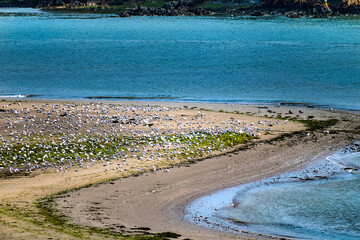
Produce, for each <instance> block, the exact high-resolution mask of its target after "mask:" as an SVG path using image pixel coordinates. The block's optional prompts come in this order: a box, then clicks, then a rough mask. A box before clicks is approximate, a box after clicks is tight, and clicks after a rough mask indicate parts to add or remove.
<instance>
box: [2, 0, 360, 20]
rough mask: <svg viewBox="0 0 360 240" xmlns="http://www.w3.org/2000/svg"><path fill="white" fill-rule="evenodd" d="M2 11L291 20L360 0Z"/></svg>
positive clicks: (86, 3)
mask: <svg viewBox="0 0 360 240" xmlns="http://www.w3.org/2000/svg"><path fill="white" fill-rule="evenodd" d="M0 7H36V8H41V9H44V10H52V11H63V12H96V13H112V14H116V15H117V16H120V17H130V16H213V15H221V16H224V15H225V16H240V15H250V16H264V15H278V14H281V15H285V16H286V17H289V18H300V17H316V18H318V17H329V16H340V15H344V14H359V13H360V0H329V1H327V0H304V1H300V0H263V1H258V0H235V1H232V2H228V1H225V0H220V1H215V0H179V1H169V0H98V1H95V0H78V1H73V0H0Z"/></svg>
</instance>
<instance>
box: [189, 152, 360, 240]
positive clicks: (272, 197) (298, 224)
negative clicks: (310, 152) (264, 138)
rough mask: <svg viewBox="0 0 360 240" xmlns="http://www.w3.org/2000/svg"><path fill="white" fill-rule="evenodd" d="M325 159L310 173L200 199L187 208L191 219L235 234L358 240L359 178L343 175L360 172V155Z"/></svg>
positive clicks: (355, 153) (312, 168) (234, 189)
mask: <svg viewBox="0 0 360 240" xmlns="http://www.w3.org/2000/svg"><path fill="white" fill-rule="evenodd" d="M327 159H328V160H325V159H324V160H322V161H320V162H317V163H316V164H315V165H314V166H311V167H309V168H307V170H302V171H298V172H295V173H290V174H286V175H283V176H279V177H276V178H272V179H267V180H263V181H261V182H257V183H252V184H247V185H243V186H238V187H235V188H230V189H227V190H224V191H220V192H218V193H215V194H213V195H210V196H206V197H203V198H200V199H198V200H196V201H195V202H194V203H192V205H190V206H189V208H188V215H187V218H188V220H190V221H192V222H194V223H197V224H200V225H205V226H207V227H212V228H218V229H221V230H227V231H235V232H241V231H251V232H258V233H263V234H268V235H276V236H286V237H290V238H297V239H318V240H321V239H329V240H330V239H333V240H335V239H336V240H338V239H349V240H350V239H354V240H355V239H360V176H359V174H360V172H359V171H353V172H351V173H350V172H349V171H351V170H349V169H347V170H348V171H346V170H344V168H351V169H359V168H360V152H352V151H340V152H338V153H336V154H334V155H332V156H330V157H328V158H327ZM324 178H327V179H324ZM302 179H314V180H311V181H309V180H307V181H305V180H302ZM199 216H201V217H199ZM205 218H206V219H205ZM204 220H206V221H204Z"/></svg>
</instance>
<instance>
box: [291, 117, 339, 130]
mask: <svg viewBox="0 0 360 240" xmlns="http://www.w3.org/2000/svg"><path fill="white" fill-rule="evenodd" d="M298 122H301V123H303V124H304V125H305V126H306V127H307V129H306V130H307V131H316V130H323V129H325V128H329V127H331V126H334V125H335V124H337V123H338V122H339V120H337V119H328V120H315V119H308V120H298Z"/></svg>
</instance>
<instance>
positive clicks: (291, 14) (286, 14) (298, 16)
mask: <svg viewBox="0 0 360 240" xmlns="http://www.w3.org/2000/svg"><path fill="white" fill-rule="evenodd" d="M285 16H286V17H287V18H300V17H301V16H300V15H299V13H297V12H294V11H290V12H286V13H285Z"/></svg>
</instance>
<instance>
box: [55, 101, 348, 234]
mask: <svg viewBox="0 0 360 240" xmlns="http://www.w3.org/2000/svg"><path fill="white" fill-rule="evenodd" d="M222 107H223V106H222ZM311 110H312V112H313V111H319V113H323V112H324V110H318V109H311ZM329 112H330V113H333V112H331V111H329ZM338 114H340V115H341V114H344V113H343V112H340V113H339V112H338ZM318 117H324V116H321V114H319V115H318ZM316 135H317V136H316V138H317V139H316V142H318V143H317V144H316V145H317V146H316V147H315V148H314V146H312V145H313V142H312V143H309V141H307V142H306V143H300V144H298V145H296V143H295V142H297V141H298V140H300V139H301V138H302V137H296V136H295V139H292V137H290V139H286V140H283V142H282V141H280V143H281V145H283V144H284V145H286V144H289V142H291V144H294V145H295V146H294V145H292V146H291V147H289V146H284V149H280V150H275V149H277V147H276V146H275V147H274V146H272V145H270V146H269V145H268V144H265V143H259V144H257V145H256V146H255V147H254V148H251V149H248V150H245V151H238V152H237V151H235V152H236V155H235V154H234V153H230V154H228V155H230V157H229V156H228V155H224V156H217V157H213V158H210V159H206V160H204V161H201V162H197V163H196V164H193V165H191V166H190V168H185V167H180V168H175V169H171V171H170V173H158V174H157V175H156V176H154V175H152V174H150V175H148V174H147V175H145V176H139V177H136V178H131V179H130V180H129V179H119V180H118V181H116V182H115V183H114V184H112V185H110V186H109V185H104V186H102V187H101V186H97V187H95V188H93V189H92V190H91V189H82V190H80V191H77V192H76V194H72V195H71V196H70V197H65V198H60V199H59V201H57V204H59V209H61V210H62V211H64V210H65V212H66V215H68V216H69V217H70V218H71V219H73V220H74V221H75V222H76V223H79V224H81V225H87V226H96V227H101V226H112V225H111V224H114V222H113V221H115V220H114V219H117V221H118V222H120V223H121V224H123V225H125V226H137V227H149V228H150V229H151V231H154V232H161V231H164V230H166V229H167V230H171V231H173V232H176V233H179V234H181V235H183V236H184V237H190V238H194V239H219V238H220V237H221V238H222V239H234V238H236V239H247V238H250V239H253V238H255V239H258V238H264V237H265V238H275V239H277V238H278V237H275V236H265V235H262V234H253V233H246V232H242V233H241V234H240V235H234V234H231V233H227V232H225V233H224V232H218V231H217V230H213V229H208V228H203V227H200V226H195V225H193V224H192V223H189V222H187V221H185V220H184V211H185V209H186V208H187V207H188V205H189V204H190V203H191V202H192V201H194V200H195V199H198V198H199V197H201V196H205V195H209V194H211V193H214V192H216V191H219V190H221V189H225V188H229V187H233V186H237V185H240V184H244V183H250V182H254V181H257V180H261V179H264V178H268V177H271V176H274V175H278V174H282V173H287V172H291V171H293V170H298V169H302V168H304V167H305V166H306V165H307V164H309V162H311V161H312V160H313V159H314V158H319V157H320V156H323V157H324V156H327V155H328V154H330V153H332V152H334V151H335V150H337V149H340V148H343V147H345V146H347V145H349V144H351V143H352V140H349V139H347V140H345V139H346V138H347V134H341V135H342V136H341V137H340V136H339V135H338V136H336V137H335V138H332V137H331V136H329V135H325V134H323V133H316ZM299 138H300V139H299ZM342 138H343V139H342ZM294 148H296V149H295V150H294ZM303 151H305V152H306V154H302V152H303ZM259 152H260V153H261V154H262V155H263V156H261V157H260V158H256V157H255V156H254V155H256V154H258V153H259ZM274 152H276V153H274ZM289 152H291V154H292V155H291V156H293V158H295V159H292V160H288V159H287V158H288V157H289V155H288V153H289ZM242 154H244V155H246V156H248V157H249V158H256V159H255V160H254V161H255V162H256V164H255V166H252V167H249V168H250V169H246V170H240V169H232V168H231V170H230V171H229V170H228V167H230V166H229V164H230V165H234V166H239V157H238V156H240V155H242ZM284 154H285V155H284ZM304 155H305V156H304ZM264 157H268V158H272V159H276V160H274V161H275V163H274V164H275V165H277V166H279V168H278V169H277V168H274V166H273V164H271V165H269V163H266V160H264ZM233 158H235V159H233ZM236 158H237V159H236ZM241 158H244V156H241ZM277 158H278V159H277ZM285 158H286V159H285ZM222 161H224V162H227V163H225V164H224V163H219V162H222ZM246 163H247V164H250V165H251V164H252V163H251V161H250V162H249V161H246ZM259 164H260V166H259ZM284 164H285V166H284ZM209 165H212V167H211V168H210V169H209ZM256 167H260V171H259V172H254V168H256ZM204 169H206V170H204ZM209 172H212V174H210V173H209ZM229 173H230V175H228V174H229ZM209 174H210V175H215V176H210V175H209ZM242 174H245V176H243V177H240V179H238V176H241V175H242ZM154 178H155V179H154ZM202 178H205V179H207V180H208V182H205V183H204V181H205V180H203V179H202ZM220 179H221V181H219V180H220ZM164 181H165V182H164ZM189 181H190V182H191V189H188V187H190V186H189V185H188V184H189ZM162 184H164V185H166V187H155V188H158V189H152V190H150V191H149V189H151V188H152V187H154V186H156V185H158V186H161V185H162ZM124 185H129V186H130V188H131V192H132V191H135V193H132V194H131V196H128V197H115V199H116V200H115V199H112V200H109V199H106V198H107V197H106V196H103V195H105V194H106V193H107V192H108V193H109V194H110V193H111V192H114V191H116V190H115V189H117V190H118V189H122V186H124ZM144 185H145V186H144ZM130 188H129V189H128V187H125V189H128V190H124V191H125V192H127V191H130ZM169 188H170V190H168V189H169ZM134 189H136V190H134ZM97 192H98V193H99V192H101V196H99V194H96V193H97ZM153 193H155V194H154V195H155V196H149V195H153ZM157 194H158V195H160V196H156V195H157ZM173 194H174V196H172V195H173ZM74 195H76V196H74ZM89 196H91V197H94V198H95V199H96V202H101V203H102V205H104V206H105V209H106V208H109V206H112V208H111V211H107V210H104V211H102V212H103V214H104V215H106V221H105V222H104V223H99V222H96V221H91V220H86V219H89V215H88V213H86V210H85V211H84V208H89V207H91V206H93V205H92V204H91V203H90V202H88V201H87V199H88V197H89ZM153 198H155V199H153ZM64 200H66V201H65V202H63V201H64ZM69 202H71V204H70V205H71V211H72V212H76V216H74V214H71V213H69V212H68V211H66V209H67V208H68V207H69V206H70V205H68V204H67V203H69ZM119 202H120V203H119ZM128 202H131V204H129V203H128ZM80 203H81V209H79V208H78V207H79V206H78V204H80ZM134 205H135V206H134ZM156 205H159V206H156ZM114 206H115V209H120V208H121V209H122V210H121V211H119V210H118V211H119V212H117V214H116V210H115V209H114ZM118 215H121V216H122V217H121V219H119V217H118ZM102 221H104V219H102ZM147 223H148V224H147ZM149 223H150V224H149Z"/></svg>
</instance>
